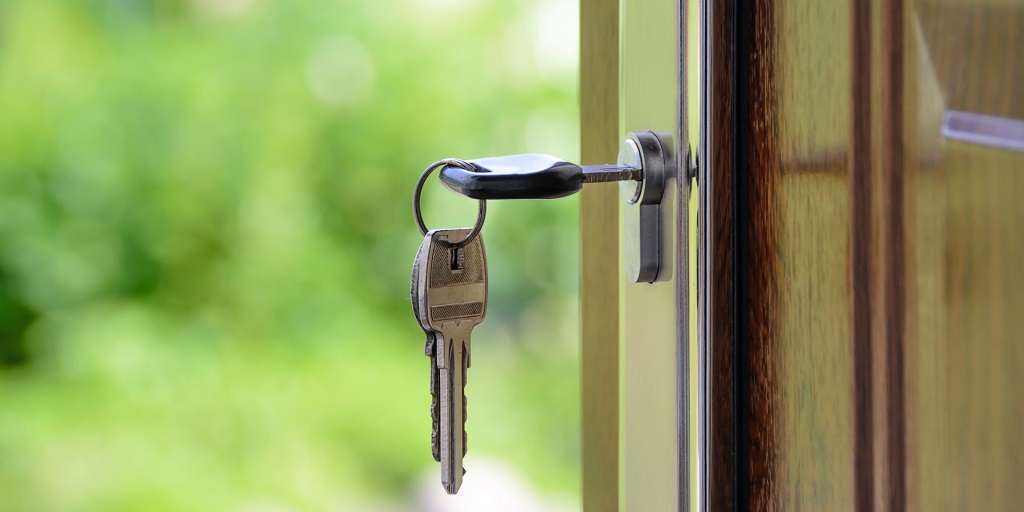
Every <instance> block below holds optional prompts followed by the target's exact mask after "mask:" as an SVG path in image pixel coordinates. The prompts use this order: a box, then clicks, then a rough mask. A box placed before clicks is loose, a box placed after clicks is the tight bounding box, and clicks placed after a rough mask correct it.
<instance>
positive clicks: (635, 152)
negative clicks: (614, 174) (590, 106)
mask: <svg viewBox="0 0 1024 512" xmlns="http://www.w3.org/2000/svg"><path fill="white" fill-rule="evenodd" d="M671 148H672V142H671V137H670V136H669V135H668V134H666V133H656V132H640V133H629V134H628V136H627V138H626V140H625V141H623V142H622V146H620V147H619V158H618V164H619V165H626V166H630V167H634V168H639V169H641V170H642V178H641V180H640V181H638V182H637V181H622V182H620V183H619V190H620V191H621V192H622V197H623V199H625V201H626V204H625V205H623V207H622V236H623V263H624V265H623V267H624V268H625V273H626V279H629V280H630V281H631V282H634V283H653V282H654V281H655V280H656V279H657V278H658V273H659V272H660V271H661V239H662V235H661V199H662V197H663V196H664V192H665V182H666V181H667V176H668V173H669V172H671V171H672V170H673V169H675V160H674V158H673V155H672V153H671Z"/></svg>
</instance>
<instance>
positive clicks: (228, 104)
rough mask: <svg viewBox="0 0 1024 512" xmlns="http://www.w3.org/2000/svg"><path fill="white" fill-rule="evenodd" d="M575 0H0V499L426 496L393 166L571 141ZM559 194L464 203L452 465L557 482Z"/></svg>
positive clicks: (567, 443)
mask: <svg viewBox="0 0 1024 512" xmlns="http://www.w3.org/2000/svg"><path fill="white" fill-rule="evenodd" d="M576 9H577V8H576V5H575V2H572V1H571V0H568V1H566V0H555V1H550V0H548V1H545V0H531V1H524V2H503V1H501V0H487V1H474V0H403V1H395V2H365V1H358V0H335V1H318V0H302V1H299V0H191V1H189V0H150V1H143V0H76V1H70V0H3V1H2V2H0V510H4V511H7V510H11V511H36V510H55V511H79V510H82V511H91V510H96V511H119V510H146V511H164V510H166V511H172V510H173V511H177V510H182V511H185V510H187V511H202V510H211V511H214V510H215V511H225V510H245V511H261V512H262V511H291V510H296V511H297V510H389V511H390V510H427V509H430V507H431V506H435V507H436V504H435V505H430V504H429V503H428V502H429V501H430V499H433V498H430V497H429V496H428V495H429V494H430V493H432V492H443V491H441V487H440V476H439V470H438V467H437V465H436V463H434V461H433V459H432V458H431V456H430V447H429V439H430V419H429V404H430V397H429V393H428V390H429V385H428V375H429V374H428V360H427V358H426V357H424V355H423V334H422V331H420V329H419V327H418V325H417V323H416V321H415V320H414V318H413V315H412V312H411V309H410V304H409V294H408V290H409V275H410V267H411V264H412V259H413V256H414V255H415V252H416V249H417V247H418V245H419V242H420V240H421V236H420V235H419V232H418V231H417V229H416V227H415V224H414V223H413V219H412V213H411V211H410V201H411V195H412V188H413V184H414V183H415V180H416V178H417V177H418V176H419V173H420V172H421V171H422V170H423V167H424V166H425V165H426V164H428V163H430V162H432V161H434V160H437V159H439V158H443V157H449V156H457V157H462V158H474V157H481V156H492V155H502V154H509V153H519V152H525V151H530V152H543V153H552V154H556V155H559V156H562V157H564V158H567V159H574V158H576V156H577V154H578V150H577V147H578V128H577V119H578V116H577V106H576V89H577V78H576V69H577V65H576V63H577V48H576V40H577V28H576V25H577V15H576ZM424 203H425V204H424V208H425V212H426V217H427V223H428V225H430V226H432V227H461V226H468V225H470V224H472V222H473V218H474V214H475V207H476V205H475V203H474V202H473V201H470V200H467V199H464V198H461V197H459V196H456V195H454V194H452V193H451V192H449V191H447V190H445V189H443V187H441V186H440V184H439V183H438V182H437V181H436V180H432V181H431V183H430V184H429V185H428V187H427V190H426V192H425V197H424ZM577 206H578V203H577V202H576V200H575V199H573V198H568V199H563V200H559V201H517V202H507V203H498V202H494V203H491V204H490V205H489V212H488V218H487V223H486V227H485V229H484V238H485V240H486V243H487V252H488V258H489V267H490V303H489V308H488V319H487V321H486V322H485V323H484V324H483V325H482V326H480V327H479V328H478V329H477V330H476V331H474V343H473V349H474V353H473V367H472V369H471V370H470V373H469V384H468V388H467V394H468V398H469V423H468V427H467V428H468V431H469V455H468V457H467V461H466V465H467V469H468V471H469V473H468V474H467V476H466V480H465V483H464V484H463V492H464V493H468V494H470V495H472V493H473V492H474V491H472V489H473V488H474V486H476V488H477V489H479V488H482V487H484V486H485V484H484V482H482V480H483V479H484V477H483V476H480V477H479V478H478V480H476V481H474V462H477V464H478V467H491V466H493V465H495V464H497V467H498V468H499V469H502V471H505V470H507V471H506V473H508V475H511V476H512V477H515V478H519V477H521V478H522V479H523V482H521V483H522V485H525V486H526V487H525V488H524V489H526V490H529V491H530V492H535V493H536V495H537V496H538V497H539V498H538V499H541V500H544V501H543V503H556V504H560V506H561V507H562V508H558V509H559V510H563V509H566V508H568V509H571V508H572V507H574V506H575V507H578V505H576V504H577V503H578V499H579V497H578V480H579V475H578V473H579V468H578V459H579V439H578V430H579V428H578V422H579V410H578V407H579V406H578V401H579V400H578V393H579V385H578V360H577V341H578V328H577V301H576V294H577V272H578V266H577V258H578V249H577V240H578V235H577V218H576V215H577V214H576V211H577ZM502 471H497V473H500V474H505V473H502ZM478 473H486V472H484V471H481V472H478ZM508 475H506V476H508ZM513 480H514V478H513ZM487 485H490V484H487ZM425 488H426V489H429V492H427V491H424V490H423V489H425ZM520 494H526V491H525V490H521V492H520ZM492 496H497V495H496V494H492ZM440 503H442V506H444V505H443V504H445V503H452V504H454V503H457V502H455V501H452V502H445V501H441V502H440ZM538 503H540V502H538ZM492 504H493V503H492ZM453 506H454V505H453ZM556 508H557V507H556ZM486 509H488V508H480V510H486ZM553 509H554V508H553Z"/></svg>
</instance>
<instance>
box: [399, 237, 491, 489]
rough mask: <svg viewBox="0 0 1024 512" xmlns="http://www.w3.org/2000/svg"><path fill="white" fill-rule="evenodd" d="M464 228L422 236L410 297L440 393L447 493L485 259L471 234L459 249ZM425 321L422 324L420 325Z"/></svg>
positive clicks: (457, 471)
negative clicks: (416, 276) (431, 358)
mask: <svg viewBox="0 0 1024 512" xmlns="http://www.w3.org/2000/svg"><path fill="white" fill-rule="evenodd" d="M469 233H470V229H469V228H466V229H439V230H434V231H430V232H428V233H427V234H426V236H425V238H424V242H423V246H421V247H422V248H424V249H425V251H424V252H421V253H420V254H419V255H418V257H417V264H416V265H415V267H416V269H417V270H418V272H414V274H415V273H419V274H420V276H419V279H417V283H416V285H415V286H414V287H415V288H418V290H414V292H413V296H414V298H415V299H416V300H415V303H416V304H417V306H418V307H417V317H418V318H419V319H420V322H421V327H425V329H424V330H425V331H426V330H427V329H429V330H430V331H431V333H433V334H434V338H433V340H431V339H430V333H428V335H427V338H428V339H427V345H428V347H427V349H428V352H429V349H430V344H431V341H433V353H434V357H433V359H434V360H435V362H436V363H435V364H436V369H437V373H436V375H435V376H436V381H435V382H439V386H437V388H436V390H437V392H438V394H439V397H440V400H439V402H440V408H439V410H438V411H437V412H438V413H439V416H440V422H439V423H440V424H439V429H438V432H439V434H440V435H439V436H437V437H439V439H437V442H436V443H435V445H436V446H438V448H439V450H438V452H439V456H440V457H439V458H440V462H441V484H442V485H443V486H444V488H445V490H446V491H447V492H448V493H449V494H455V493H456V492H458V490H459V487H460V486H461V485H462V475H463V474H464V473H465V471H464V469H463V464H462V461H463V457H464V456H465V454H466V430H465V421H466V397H465V385H466V369H467V368H469V366H470V364H471V356H470V349H471V343H470V336H471V335H472V331H473V328H474V327H476V326H477V325H479V324H480V323H481V322H483V320H484V316H485V314H486V312H487V261H486V259H485V255H484V247H483V241H482V239H481V237H480V236H479V235H478V236H475V237H473V238H472V239H471V240H469V242H468V243H466V244H465V245H463V246H461V247H459V246H458V243H459V242H460V241H461V240H465V239H466V238H467V236H468V235H469ZM424 324H425V326H424Z"/></svg>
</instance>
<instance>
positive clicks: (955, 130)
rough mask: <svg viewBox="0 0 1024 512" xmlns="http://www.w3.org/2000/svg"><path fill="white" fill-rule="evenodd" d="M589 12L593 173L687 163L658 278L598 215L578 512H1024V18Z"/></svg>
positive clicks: (822, 9) (592, 6)
mask: <svg viewBox="0 0 1024 512" xmlns="http://www.w3.org/2000/svg"><path fill="white" fill-rule="evenodd" d="M581 13H582V24H581V27H582V42H583V44H582V47H581V56H582V63H581V77H582V80H581V102H582V108H581V112H582V114H583V115H582V127H581V128H582V130H581V131H582V135H583V137H582V138H583V153H582V155H583V158H584V160H587V161H606V160H609V159H610V158H613V157H614V154H613V152H614V148H616V147H617V145H618V141H619V140H620V139H621V137H622V136H623V134H624V133H625V132H627V131H638V130H657V131H664V132H667V133H670V134H671V135H672V136H673V140H675V141H676V142H677V143H678V144H677V146H676V156H677V162H678V163H679V168H678V169H677V171H678V172H677V179H676V181H675V183H674V185H672V186H670V187H669V190H670V191H671V195H670V196H669V197H666V204H667V205H668V206H667V208H666V217H665V218H664V219H663V220H664V222H663V223H662V225H663V227H665V230H664V233H663V236H664V237H665V240H666V241H667V243H666V244H665V246H666V247H669V248H670V249H669V250H668V251H667V252H666V253H665V254H664V260H663V268H667V269H668V270H669V273H668V274H664V275H662V276H661V277H659V280H658V281H657V282H656V283H654V284H652V285H637V284H632V283H625V282H624V281H623V279H622V277H621V272H620V271H619V269H618V265H619V263H618V251H617V250H616V247H617V246H618V245H619V244H621V241H622V240H621V237H622V234H620V233H618V231H617V230H613V229H611V226H614V225H616V223H617V222H618V218H619V217H618V215H619V213H618V205H619V204H620V203H621V199H620V197H619V195H618V193H617V190H615V188H614V186H604V188H601V187H600V186H595V187H592V188H589V190H586V191H584V196H583V199H582V202H581V210H582V211H581V213H582V214H581V223H582V226H581V233H582V254H583V261H582V268H583V275H582V283H581V296H582V311H583V329H582V333H583V347H582V358H583V359H582V360H583V394H584V396H583V422H584V425H583V479H584V508H585V510H588V511H589V510H630V511H632V510H682V509H685V508H686V507H688V506H689V507H691V508H692V509H695V510H965V509H970V510H1013V509H1015V508H1017V507H1019V504H1020V503H1022V502H1024V486H1021V485H1019V484H1017V482H1016V479H1015V475H1017V474H1019V473H1021V471H1022V470H1024V435H1022V434H1024V427H1022V425H1024V405H1022V404H1024V402H1022V400H1021V398H1020V397H1021V396H1022V395H1024V339H1022V338H1024V334H1022V333H1024V272H1020V271H1019V269H1017V268H1016V266H1017V262H1019V261H1022V260H1024V201H1021V199H1020V194H1021V192H1022V191H1024V88H1022V86H1020V85H1018V84H1021V83H1022V81H1024V59H1021V58H1020V48H1024V2H1020V1H1016V0H974V1H971V0H840V1H835V2H821V1H818V0H776V1H769V0H703V1H699V2H698V1H693V2H690V1H687V0H682V1H678V2H666V1H662V0H623V1H622V2H621V5H618V3H617V2H607V1H604V0H600V1H594V2H586V3H584V4H583V5H582V8H581ZM691 152H692V153H691ZM687 155H692V156H687ZM693 161H695V162H697V166H696V169H697V173H696V174H697V178H696V180H695V181H694V182H693V184H692V186H691V181H690V180H689V179H687V178H686V176H687V173H686V169H688V167H689V163H690V162H693ZM695 208H696V210H694V209H695ZM694 221H696V222H694ZM617 237H618V238H617Z"/></svg>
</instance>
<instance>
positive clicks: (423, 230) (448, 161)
mask: <svg viewBox="0 0 1024 512" xmlns="http://www.w3.org/2000/svg"><path fill="white" fill-rule="evenodd" d="M448 165H454V166H456V167H461V168H463V169H465V170H467V171H470V172H475V171H476V168H475V167H473V164H471V163H469V162H467V161H465V160H459V159H457V158H445V159H444V160H438V161H436V162H434V163H432V164H430V165H429V166H427V169H426V170H425V171H423V174H421V175H420V179H419V181H417V182H416V191H415V192H414V193H413V195H412V212H413V214H414V215H415V216H416V225H417V226H419V228H420V234H422V235H426V234H427V226H426V224H424V223H423V212H421V211H420V193H421V192H423V184H424V183H426V182H427V177H429V176H430V173H432V172H434V170H435V169H437V168H438V167H444V166H448ZM486 216H487V201H485V200H483V199H481V200H480V212H479V213H478V214H477V216H476V224H475V225H474V226H473V229H472V230H470V232H469V234H468V235H466V238H463V239H462V241H461V242H455V243H453V244H451V245H452V247H454V248H456V249H458V248H459V247H463V246H465V245H466V244H468V243H470V242H472V241H473V239H474V238H476V237H477V235H479V234H480V230H481V229H483V227H484V217H486Z"/></svg>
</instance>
